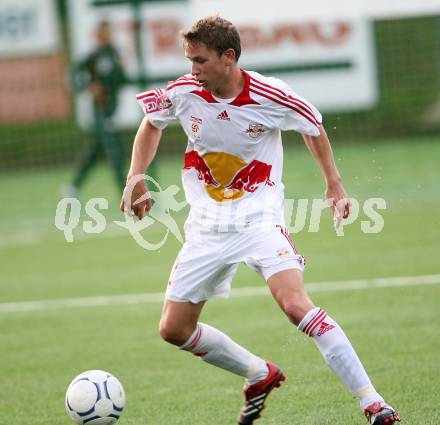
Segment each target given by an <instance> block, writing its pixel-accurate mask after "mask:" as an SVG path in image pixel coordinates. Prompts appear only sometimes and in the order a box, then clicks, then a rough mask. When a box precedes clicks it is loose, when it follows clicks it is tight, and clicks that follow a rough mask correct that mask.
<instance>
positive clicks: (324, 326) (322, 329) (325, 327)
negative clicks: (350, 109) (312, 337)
mask: <svg viewBox="0 0 440 425" xmlns="http://www.w3.org/2000/svg"><path fill="white" fill-rule="evenodd" d="M332 329H334V326H333V325H330V324H329V323H325V322H321V326H320V327H319V331H318V333H317V336H321V335H324V334H325V333H326V332H327V331H330V330H332Z"/></svg>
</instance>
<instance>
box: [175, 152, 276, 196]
mask: <svg viewBox="0 0 440 425" xmlns="http://www.w3.org/2000/svg"><path fill="white" fill-rule="evenodd" d="M183 168H184V169H187V170H189V169H191V168H194V169H195V170H196V171H197V177H198V179H199V180H201V181H203V183H204V186H205V190H206V192H207V193H208V195H209V196H210V197H211V198H212V199H214V200H215V201H217V202H224V201H230V200H233V199H238V198H241V197H242V196H243V195H244V193H245V192H255V191H256V190H257V189H258V188H259V187H260V186H262V185H268V186H273V185H274V182H273V181H271V180H270V173H271V170H272V165H269V164H266V163H265V162H261V161H258V160H256V159H254V160H253V161H252V162H250V163H246V162H245V161H243V160H242V159H241V158H239V157H238V156H235V155H232V154H229V153H226V152H210V153H207V154H206V155H203V156H201V155H200V154H199V153H198V152H197V151H194V150H193V151H190V152H186V153H185V163H184V167H183Z"/></svg>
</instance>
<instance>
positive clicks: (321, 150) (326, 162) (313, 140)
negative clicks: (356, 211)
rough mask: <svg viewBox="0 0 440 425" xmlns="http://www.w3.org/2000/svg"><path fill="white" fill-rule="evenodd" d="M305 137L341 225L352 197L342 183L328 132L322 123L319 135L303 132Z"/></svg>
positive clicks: (328, 199) (327, 196) (336, 217)
mask: <svg viewBox="0 0 440 425" xmlns="http://www.w3.org/2000/svg"><path fill="white" fill-rule="evenodd" d="M302 136H303V139H304V142H305V144H306V145H307V148H308V149H309V151H310V153H311V154H312V156H313V158H314V159H315V161H316V162H317V164H318V165H319V168H320V169H321V171H322V173H323V175H324V179H325V183H326V190H325V199H326V200H327V202H328V203H329V206H330V208H331V210H332V212H333V217H334V220H335V223H336V226H339V223H340V222H341V219H342V218H347V217H348V215H349V214H350V207H351V204H350V199H349V197H348V194H347V192H346V190H345V189H344V186H343V184H342V178H341V174H340V173H339V171H338V169H337V167H336V164H335V160H334V157H333V150H332V147H331V145H330V141H329V139H328V136H327V133H326V131H325V129H324V127H323V126H322V125H321V126H320V128H319V135H318V136H309V135H306V134H303V135H302Z"/></svg>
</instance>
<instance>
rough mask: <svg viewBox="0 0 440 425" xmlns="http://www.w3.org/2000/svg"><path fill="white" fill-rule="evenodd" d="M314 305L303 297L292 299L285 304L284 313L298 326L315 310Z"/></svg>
mask: <svg viewBox="0 0 440 425" xmlns="http://www.w3.org/2000/svg"><path fill="white" fill-rule="evenodd" d="M313 307H314V306H313V304H312V303H311V302H310V301H309V300H307V299H303V298H302V297H297V298H291V299H289V300H287V301H286V302H285V303H284V304H283V311H284V313H285V314H286V316H287V317H288V319H289V320H290V321H291V322H292V323H293V324H294V325H295V326H298V325H299V323H300V322H301V320H302V319H303V317H304V316H305V315H306V314H307V312H308V311H310V310H311V309H312V308H313Z"/></svg>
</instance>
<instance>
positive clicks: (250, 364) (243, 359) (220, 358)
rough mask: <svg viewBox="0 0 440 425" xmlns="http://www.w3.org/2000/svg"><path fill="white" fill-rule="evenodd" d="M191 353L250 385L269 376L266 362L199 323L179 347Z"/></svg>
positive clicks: (221, 334)
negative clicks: (238, 376) (242, 377)
mask: <svg viewBox="0 0 440 425" xmlns="http://www.w3.org/2000/svg"><path fill="white" fill-rule="evenodd" d="M179 348H180V349H181V350H186V351H190V352H191V353H193V354H194V355H196V356H198V357H200V358H201V359H202V360H203V361H205V362H207V363H210V364H212V365H214V366H218V367H221V368H222V369H226V370H228V371H230V372H232V373H235V374H237V375H240V376H244V377H245V378H247V379H248V382H249V383H250V384H254V383H256V382H258V381H260V380H262V379H264V378H265V377H266V376H267V374H268V369H267V365H266V362H265V361H264V360H263V359H261V358H259V357H257V356H255V355H253V354H252V353H250V352H249V351H247V350H246V349H244V348H243V347H241V346H240V345H238V344H237V343H235V342H234V341H232V339H231V338H229V337H228V336H227V335H225V334H224V333H222V332H220V331H219V330H217V329H215V328H213V327H212V326H209V325H205V324H204V323H200V322H199V323H198V324H197V328H196V330H195V331H194V333H193V334H192V335H191V337H190V338H189V339H188V341H186V342H185V344H183V345H182V346H180V347H179Z"/></svg>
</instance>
